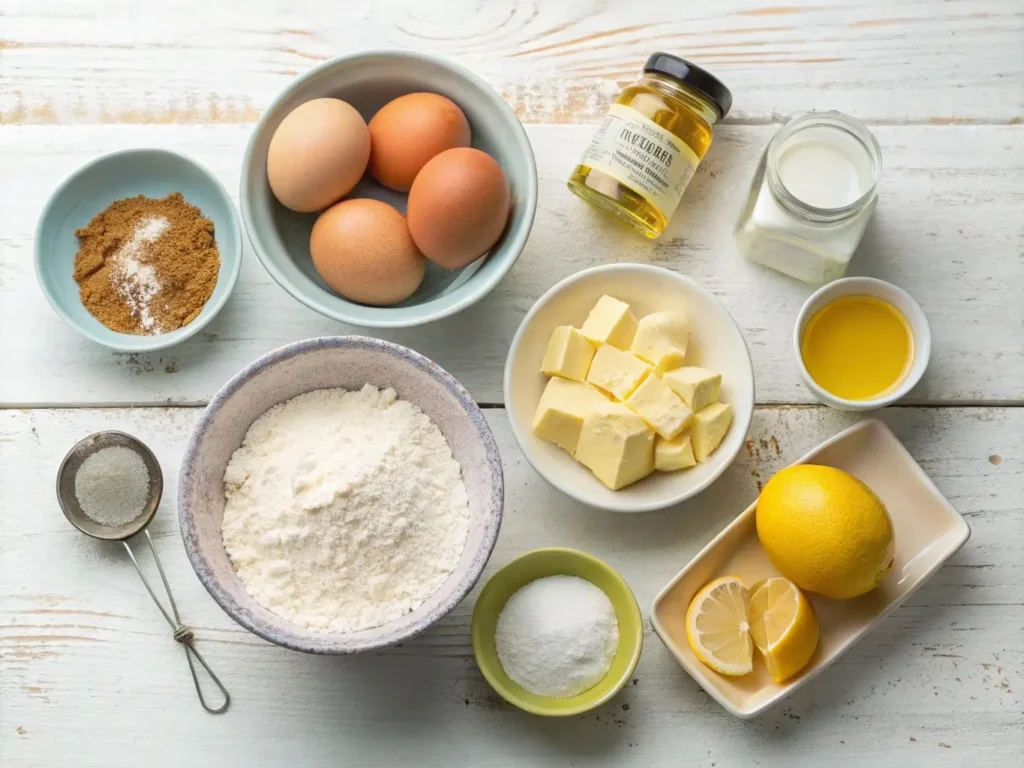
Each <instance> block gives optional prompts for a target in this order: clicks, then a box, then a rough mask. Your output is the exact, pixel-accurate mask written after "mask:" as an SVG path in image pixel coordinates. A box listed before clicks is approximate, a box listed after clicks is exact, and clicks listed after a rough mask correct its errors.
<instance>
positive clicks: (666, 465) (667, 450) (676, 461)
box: [654, 435, 697, 472]
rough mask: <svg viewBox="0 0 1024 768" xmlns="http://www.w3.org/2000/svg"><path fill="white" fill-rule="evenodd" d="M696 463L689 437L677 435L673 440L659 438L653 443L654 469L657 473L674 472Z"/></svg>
mask: <svg viewBox="0 0 1024 768" xmlns="http://www.w3.org/2000/svg"><path fill="white" fill-rule="evenodd" d="M696 463H697V460H696V459H695V458H693V446H691V445H690V436H689V435H679V436H678V437H676V438H675V439H673V440H665V439H663V438H661V437H659V438H658V439H657V440H655V441H654V468H655V469H656V470H658V471H659V472H675V471H676V470H678V469H686V468H687V467H692V466H693V465H694V464H696Z"/></svg>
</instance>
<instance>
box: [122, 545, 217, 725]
mask: <svg viewBox="0 0 1024 768" xmlns="http://www.w3.org/2000/svg"><path fill="white" fill-rule="evenodd" d="M143 533H144V535H145V536H146V542H147V543H148V544H149V551H150V552H152V553H153V560H154V561H155V562H156V569H157V571H158V572H159V573H160V580H161V581H162V582H163V584H164V591H165V592H166V593H167V600H168V602H169V603H170V605H171V610H170V612H168V611H167V609H166V608H164V605H163V603H161V602H160V598H158V597H157V596H156V592H155V591H154V590H153V587H152V586H151V585H150V583H149V579H147V578H146V574H144V573H143V572H142V568H141V567H140V566H139V561H138V560H137V559H136V558H135V553H134V552H132V548H131V547H130V546H128V542H127V541H122V542H121V543H122V544H124V548H125V549H126V550H127V551H128V557H130V558H131V561H132V564H133V565H134V566H135V570H136V571H137V572H138V574H139V578H140V579H142V583H143V584H145V585H146V591H147V592H149V596H150V597H152V598H153V602H154V603H156V607H157V608H159V609H160V613H162V614H163V616H164V618H165V619H167V623H168V624H170V625H171V629H172V630H174V639H175V640H176V641H177V642H179V643H181V644H182V646H184V648H185V658H186V659H187V660H188V668H189V669H190V670H191V671H192V682H193V683H195V686H196V694H197V695H198V696H199V703H200V704H202V705H203V709H205V710H206V711H207V712H209V713H210V714H213V715H219V714H220V713H221V712H224V711H226V710H227V708H228V705H229V704H230V703H231V694H229V693H228V689H227V688H225V687H224V683H222V682H221V681H220V678H219V677H217V675H216V674H214V672H213V670H212V669H210V665H209V664H207V663H206V659H204V658H203V657H202V654H200V653H199V651H197V650H196V647H195V643H194V640H195V635H194V634H193V632H192V630H191V629H190V628H189V627H187V626H185V625H184V624H182V623H181V617H180V616H179V615H178V606H177V604H176V603H175V602H174V594H173V593H172V592H171V585H170V584H169V583H168V582H167V574H165V573H164V566H163V564H162V563H161V562H160V556H159V555H158V554H157V553H156V547H154V546H153V538H152V537H151V536H150V535H149V530H148V529H147V530H145V531H143ZM193 656H195V658H196V659H197V660H198V661H199V663H200V664H201V665H202V667H203V669H205V670H206V674H207V675H209V677H210V679H211V680H212V681H213V682H214V684H215V685H216V686H217V688H219V689H220V692H221V693H222V694H223V695H224V702H223V703H222V704H221V705H220V706H218V707H213V706H210V704H209V703H208V702H207V701H206V696H205V695H204V694H203V688H202V686H201V685H200V684H199V674H198V671H197V670H196V665H195V661H193V660H192V657H193Z"/></svg>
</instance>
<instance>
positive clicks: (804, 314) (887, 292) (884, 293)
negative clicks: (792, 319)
mask: <svg viewBox="0 0 1024 768" xmlns="http://www.w3.org/2000/svg"><path fill="white" fill-rule="evenodd" d="M842 296H873V297H875V298H876V299H881V300H882V301H887V302H889V303H890V304H892V305H893V306H894V307H896V309H898V310H899V311H900V312H901V313H902V314H903V316H904V317H905V318H907V322H908V323H910V330H911V333H912V334H913V336H914V362H913V363H912V364H911V366H910V371H909V372H908V373H907V375H906V376H905V377H904V378H903V381H901V382H900V384H899V386H897V387H896V388H895V389H893V390H892V391H891V392H889V393H888V394H885V395H882V396H881V397H876V398H874V399H872V400H846V399H844V398H842V397H836V396H835V395H833V394H830V393H829V392H826V391H825V390H824V389H822V388H821V387H820V386H818V384H817V383H816V382H815V381H814V379H812V378H811V374H810V373H808V371H807V366H806V365H804V358H803V355H802V354H800V340H801V338H802V337H803V335H804V328H805V327H807V322H808V321H809V320H810V319H811V318H812V317H814V313H815V312H817V311H818V310H819V309H821V308H822V307H824V306H825V305H826V304H828V303H830V302H832V301H834V300H836V299H838V298H840V297H842ZM793 352H794V353H795V355H796V364H797V368H798V369H799V370H800V378H802V379H803V381H804V384H805V385H806V386H807V388H808V389H809V390H811V393H812V394H813V395H814V396H815V397H816V398H818V400H819V401H820V402H822V403H824V404H825V405H828V406H831V407H832V408H837V409H839V410H841V411H870V410H874V409H875V408H884V407H885V406H887V405H889V404H890V403H894V402H896V401H897V400H899V399H900V398H901V397H903V396H904V395H905V394H907V393H908V392H909V391H910V390H912V389H913V388H914V387H915V386H917V383H918V382H919V381H920V380H921V377H922V376H923V375H924V372H925V369H926V368H927V367H928V359H929V358H930V357H931V354H932V331H931V328H930V327H929V326H928V318H927V317H926V316H925V314H924V310H922V309H921V305H920V304H918V303H917V302H916V301H914V299H913V297H912V296H911V295H910V294H909V293H907V292H906V291H904V290H903V289H902V288H899V287H897V286H895V285H893V284H892V283H887V282H885V281H884V280H876V279H875V278H873V277H844V278H842V279H841V280H836V281H835V282H833V283H829V284H828V285H824V286H822V287H821V288H819V289H818V290H817V291H815V292H814V293H812V294H811V296H810V298H809V299H807V301H806V302H804V305H803V307H802V308H801V310H800V314H799V315H798V316H797V319H796V327H795V328H793Z"/></svg>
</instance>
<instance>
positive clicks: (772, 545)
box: [757, 464, 896, 600]
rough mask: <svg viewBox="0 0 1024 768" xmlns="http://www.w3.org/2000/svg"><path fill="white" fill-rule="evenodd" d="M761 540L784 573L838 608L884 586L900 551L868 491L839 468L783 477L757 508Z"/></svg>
mask: <svg viewBox="0 0 1024 768" xmlns="http://www.w3.org/2000/svg"><path fill="white" fill-rule="evenodd" d="M757 536H758V538H759V539H760V540H761V546H762V547H764V550H765V552H766V553H767V554H768V558H769V559H770V560H771V561H772V564H773V565H774V566H775V567H776V568H778V569H779V573H781V574H782V575H783V576H785V577H786V578H787V579H789V580H790V581H792V582H793V583H794V584H796V585H797V586H798V587H800V589H803V590H806V591H808V592H816V593H817V594H819V595H824V596H825V597H830V598H833V599H835V600H844V599H847V598H851V597H857V596H858V595H863V594H864V593H866V592H870V591H871V590H872V589H874V588H875V587H877V586H878V585H879V584H881V583H882V580H883V579H885V577H886V575H888V573H889V570H890V569H891V568H892V563H893V553H894V551H895V543H896V542H895V537H894V535H893V529H892V520H891V519H890V517H889V513H888V511H886V509H885V505H884V504H882V502H881V501H880V500H879V499H878V497H877V496H875V494H874V493H872V491H871V489H870V488H868V487H867V486H866V485H864V483H862V482H861V481H860V480H858V479H857V478H855V477H854V476H853V475H850V474H848V473H846V472H843V471H842V470H841V469H836V468H834V467H822V466H816V465H814V464H799V465H797V466H794V467H789V468H787V469H783V470H782V471H780V472H777V473H776V474H775V476H774V477H772V479H771V480H769V481H768V483H767V484H766V485H765V486H764V489H763V490H762V491H761V496H760V498H759V499H758V500H757Z"/></svg>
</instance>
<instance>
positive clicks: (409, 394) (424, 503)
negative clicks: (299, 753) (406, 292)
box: [178, 336, 504, 654]
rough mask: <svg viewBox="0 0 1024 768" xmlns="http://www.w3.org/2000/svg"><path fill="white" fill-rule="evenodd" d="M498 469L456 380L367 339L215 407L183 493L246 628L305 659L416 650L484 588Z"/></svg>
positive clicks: (251, 383) (242, 381) (242, 376)
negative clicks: (414, 643)
mask: <svg viewBox="0 0 1024 768" xmlns="http://www.w3.org/2000/svg"><path fill="white" fill-rule="evenodd" d="M503 497H504V484H503V478H502V469H501V459H500V456H499V455H498V448H497V445H496V443H495V441H494V437H493V435H492V434H491V431H490V428H489V427H488V426H487V423H486V421H485V420H484V416H483V413H482V412H481V411H480V409H479V408H478V407H477V405H476V404H475V403H474V402H473V399H472V398H471V397H470V395H469V393H468V392H467V391H466V390H465V389H464V388H463V387H462V386H461V385H460V384H459V383H458V382H457V381H456V380H455V379H454V378H453V377H452V376H451V375H450V374H449V373H447V372H446V371H444V370H443V369H442V368H440V367H439V366H438V365H436V364H435V363H433V362H432V361H430V360H428V359H427V358H425V357H423V356H422V355H420V354H418V353H416V352H414V351H412V350H410V349H407V348H405V347H401V346H399V345H397V344H392V343H390V342H386V341H381V340H378V339H371V338H366V337H361V336H333V337H324V338H316V339H308V340H306V341H300V342H297V343H294V344H289V345H286V346H284V347H281V348H279V349H276V350H274V351H272V352H270V353H268V354H267V355H265V356H263V357H261V358H260V359H258V360H256V361H255V362H254V363H252V364H251V365H250V366H248V367H247V368H245V369H244V370H243V371H241V372H240V373H238V374H237V375H236V376H235V377H234V378H232V379H231V380H230V381H229V382H228V383H227V384H226V385H225V386H224V387H223V388H222V389H221V390H220V391H219V392H217V394H216V395H215V396H214V397H213V399H212V400H211V401H210V404H209V406H207V408H206V410H205V411H204V412H203V414H202V416H201V417H200V419H199V423H198V424H197V426H196V428H195V430H194V432H193V434H192V436H191V438H190V440H189V443H188V446H187V448H186V452H185V456H184V459H183V460H182V467H181V473H180V479H179V483H178V513H179V517H180V523H181V531H182V537H183V539H184V542H185V551H186V553H187V554H188V557H189V560H190V561H191V562H192V566H193V568H194V569H195V571H196V574H197V575H198V576H199V580H200V581H201V582H202V583H203V585H204V586H205V587H206V589H207V590H208V591H209V592H210V594H211V595H212V596H213V598H214V600H216V601H217V603H218V604H219V605H220V606H221V607H222V608H223V609H224V610H225V611H226V612H227V613H228V615H230V616H231V617H232V618H233V619H234V620H235V621H237V622H238V623H239V624H241V625H242V626H243V627H245V628H246V629H249V630H250V631H252V632H254V633H255V634H257V635H259V636H260V637H263V638H264V639H266V640H269V641H270V642H273V643H276V644H278V645H281V646H284V647H286V648H291V649H294V650H298V651H305V652H309V653H326V654H340V653H358V652H362V651H370V650H375V649H378V648H384V647H387V646H391V645H394V644H397V643H400V642H402V641H403V640H406V639H408V638H410V637H412V636H414V635H416V634H418V633H420V632H422V631H423V630H425V629H427V628H428V627H429V626H431V625H432V624H433V623H435V622H436V621H438V620H439V619H441V618H442V617H444V616H445V615H446V614H447V613H448V612H449V611H451V610H452V608H454V607H455V606H456V605H457V604H458V603H459V602H460V601H461V600H462V599H463V598H464V597H465V596H466V595H467V594H468V593H469V592H470V590H471V589H472V588H473V586H474V585H475V584H476V582H477V580H478V579H479V577H480V574H481V573H482V572H483V569H484V566H485V565H486V563H487V560H488V558H489V557H490V554H491V550H492V549H493V547H494V543H495V541H496V539H497V536H498V529H499V527H500V525H501V515H502V507H503Z"/></svg>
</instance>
